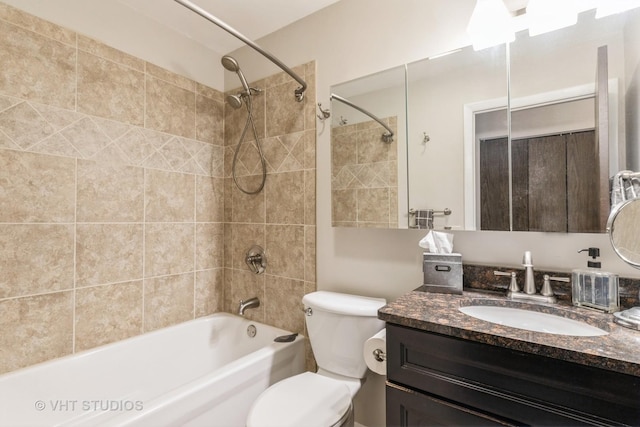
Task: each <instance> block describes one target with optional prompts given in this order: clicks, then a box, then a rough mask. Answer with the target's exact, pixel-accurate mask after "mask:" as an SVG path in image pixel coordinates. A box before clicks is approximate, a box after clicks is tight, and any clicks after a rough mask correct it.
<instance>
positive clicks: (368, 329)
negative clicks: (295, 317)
mask: <svg viewBox="0 0 640 427" xmlns="http://www.w3.org/2000/svg"><path fill="white" fill-rule="evenodd" d="M302 303H303V304H304V309H305V312H306V314H307V315H306V317H305V319H306V323H307V330H308V333H309V340H310V341H311V348H312V350H313V355H314V356H315V359H316V362H317V363H318V372H317V373H315V374H314V373H312V372H305V373H302V374H299V375H296V376H293V377H290V378H287V379H285V380H282V381H280V382H278V383H276V384H274V385H272V386H271V387H269V388H268V389H267V390H265V391H264V392H263V393H262V394H261V395H260V396H259V397H258V399H257V400H256V401H255V402H254V403H253V406H252V407H251V409H250V411H249V416H248V417H247V427H275V426H277V427H299V426H305V427H315V426H317V427H330V426H353V405H352V403H351V402H352V399H353V397H354V396H355V395H356V393H357V392H358V390H360V385H361V381H362V379H363V378H364V376H365V374H366V372H367V365H366V363H365V361H364V357H363V355H362V349H363V345H364V342H365V341H366V340H367V339H369V338H370V337H371V336H372V335H374V334H376V333H377V332H378V331H380V330H382V328H384V322H383V321H381V320H379V319H378V317H377V316H378V309H379V308H380V307H382V306H383V305H385V304H386V301H385V300H384V299H380V298H368V297H362V296H356V295H347V294H340V293H335V292H324V291H319V292H313V293H310V294H307V295H305V296H304V297H303V298H302Z"/></svg>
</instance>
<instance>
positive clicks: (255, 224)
mask: <svg viewBox="0 0 640 427" xmlns="http://www.w3.org/2000/svg"><path fill="white" fill-rule="evenodd" d="M293 70H294V71H295V72H296V73H297V74H298V75H300V76H301V77H302V78H303V79H304V80H305V81H306V82H307V84H308V87H309V88H308V89H307V91H306V94H305V100H304V101H303V102H301V103H299V102H296V101H295V99H294V90H295V89H296V88H297V86H298V85H297V83H296V82H295V81H293V80H292V79H291V78H290V77H289V76H288V75H286V74H285V73H278V74H276V75H274V76H272V77H269V78H266V79H262V80H259V81H257V82H252V83H251V86H253V87H257V88H260V89H262V90H263V91H262V92H261V93H260V94H259V95H257V96H255V97H254V98H253V101H252V105H253V115H254V120H255V124H256V131H257V133H258V137H259V138H260V143H261V146H262V150H263V152H264V153H265V159H266V167H267V178H266V184H265V187H264V190H263V191H262V192H260V193H258V194H255V195H247V194H244V193H242V192H241V191H240V190H238V188H236V186H235V184H234V183H233V181H232V178H231V168H232V159H233V154H234V151H235V150H236V147H237V144H238V141H239V139H240V136H241V130H242V127H243V126H244V123H245V120H246V117H247V111H246V109H245V107H244V106H243V107H242V108H241V109H238V110H234V109H232V108H230V107H228V108H226V109H225V135H226V137H225V149H226V151H225V171H226V173H225V176H226V186H225V189H226V191H225V223H226V224H225V233H224V236H225V247H226V256H225V267H226V268H225V309H226V310H227V311H231V312H236V311H237V308H238V301H240V300H241V299H247V298H251V297H254V296H257V297H258V298H259V299H260V301H261V302H262V304H261V306H260V307H259V308H258V309H251V310H247V312H246V316H247V317H249V318H252V319H254V320H258V321H263V322H266V323H268V324H272V325H275V326H278V327H281V328H284V329H287V330H290V331H294V332H299V333H304V327H305V325H304V314H303V312H302V310H301V308H302V302H301V300H302V296H303V295H304V294H305V293H309V292H313V291H315V290H316V271H315V265H316V263H315V260H316V254H315V247H316V245H315V241H316V218H315V203H316V184H315V176H316V174H315V168H316V157H315V156H316V145H315V144H316V139H315V134H316V133H315V123H316V121H315V98H316V96H315V62H310V63H307V64H304V65H301V66H298V67H295V68H293ZM238 90H239V89H235V90H231V91H229V93H232V94H235V93H237V92H238ZM254 140H255V138H254V137H253V133H249V134H247V135H246V136H245V139H244V141H245V142H244V143H243V145H242V146H241V149H240V153H241V154H240V155H239V158H238V164H237V169H236V172H237V176H238V180H239V182H240V183H241V185H242V186H243V187H244V188H246V189H248V190H254V189H256V188H257V187H258V185H259V183H260V179H261V166H260V161H259V156H258V154H257V149H256V146H255V143H254ZM254 244H257V245H260V246H262V247H263V248H264V249H265V251H266V254H267V259H268V265H267V269H266V272H265V273H264V274H262V275H258V276H256V275H254V274H253V273H251V272H249V271H248V269H247V266H246V264H245V261H244V259H245V255H246V252H247V250H248V249H249V248H250V247H251V246H252V245H254Z"/></svg>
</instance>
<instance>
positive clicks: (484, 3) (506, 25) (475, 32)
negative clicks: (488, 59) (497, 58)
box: [467, 0, 515, 50]
mask: <svg viewBox="0 0 640 427" xmlns="http://www.w3.org/2000/svg"><path fill="white" fill-rule="evenodd" d="M467 33H468V34H469V36H470V37H471V42H472V43H473V49H474V50H481V49H485V48H487V47H491V46H495V45H498V44H503V43H509V42H512V41H514V40H515V33H514V31H513V26H512V23H511V15H510V14H509V11H508V10H507V8H506V6H505V5H504V3H503V2H502V0H477V2H476V7H475V8H474V9H473V14H471V19H470V20H469V25H468V26H467Z"/></svg>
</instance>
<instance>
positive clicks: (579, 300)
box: [571, 248, 620, 313]
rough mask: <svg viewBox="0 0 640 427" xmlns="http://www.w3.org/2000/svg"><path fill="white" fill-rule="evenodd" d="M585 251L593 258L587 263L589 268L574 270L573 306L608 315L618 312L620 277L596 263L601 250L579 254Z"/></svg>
mask: <svg viewBox="0 0 640 427" xmlns="http://www.w3.org/2000/svg"><path fill="white" fill-rule="evenodd" d="M585 251H586V252H588V253H589V256H590V257H591V260H589V261H588V262H587V268H586V269H577V270H573V272H572V274H571V299H572V301H573V305H577V306H584V307H590V308H595V309H598V310H602V311H605V312H607V313H613V312H614V311H618V310H619V309H620V298H619V295H618V275H617V274H614V273H608V272H604V271H602V270H600V267H601V264H600V262H598V261H595V260H596V259H597V258H598V257H599V256H600V249H598V248H588V249H582V250H579V251H578V253H580V252H585Z"/></svg>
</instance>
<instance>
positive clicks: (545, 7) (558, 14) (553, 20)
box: [527, 0, 578, 37]
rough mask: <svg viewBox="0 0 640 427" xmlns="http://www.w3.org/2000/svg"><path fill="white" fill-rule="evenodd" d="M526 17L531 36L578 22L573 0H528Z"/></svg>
mask: <svg viewBox="0 0 640 427" xmlns="http://www.w3.org/2000/svg"><path fill="white" fill-rule="evenodd" d="M527 17H528V20H529V35H530V36H532V37H533V36H537V35H538V34H543V33H548V32H549V31H554V30H559V29H560V28H564V27H569V26H571V25H575V24H576V23H577V22H578V12H577V7H576V3H575V0H562V1H558V0H529V4H528V5H527Z"/></svg>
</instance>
